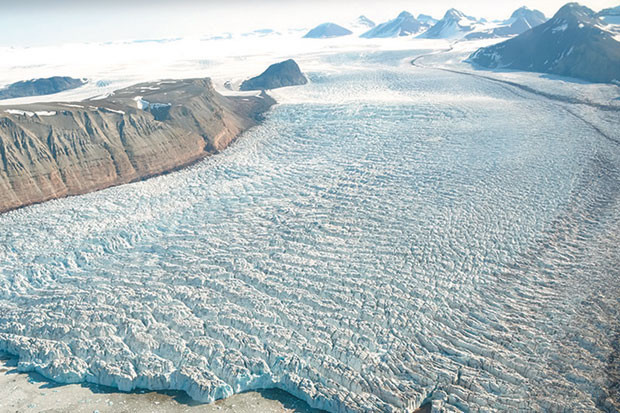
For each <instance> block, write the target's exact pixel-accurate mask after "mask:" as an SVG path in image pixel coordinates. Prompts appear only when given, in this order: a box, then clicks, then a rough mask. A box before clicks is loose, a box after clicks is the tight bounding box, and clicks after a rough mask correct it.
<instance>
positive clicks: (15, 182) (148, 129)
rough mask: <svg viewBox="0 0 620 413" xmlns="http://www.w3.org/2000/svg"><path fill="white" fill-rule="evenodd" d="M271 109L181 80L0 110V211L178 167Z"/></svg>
mask: <svg viewBox="0 0 620 413" xmlns="http://www.w3.org/2000/svg"><path fill="white" fill-rule="evenodd" d="M273 103H274V101H273V99H271V98H270V97H269V96H267V95H264V94H263V95H262V96H260V97H249V98H232V97H224V96H221V95H219V94H218V93H217V92H216V91H215V90H214V89H213V87H212V85H211V81H210V80H209V79H188V80H179V81H170V82H160V83H156V84H141V85H136V86H133V87H130V88H126V89H122V90H119V91H116V92H115V93H114V95H112V96H111V97H108V98H106V99H100V100H87V101H83V102H78V103H70V104H69V103H46V104H31V105H11V106H4V107H0V212H5V211H8V210H11V209H15V208H19V207H22V206H25V205H29V204H33V203H38V202H43V201H46V200H49V199H54V198H60V197H64V196H68V195H77V194H84V193H87V192H92V191H95V190H99V189H103V188H107V187H110V186H114V185H119V184H124V183H128V182H132V181H136V180H141V179H145V178H148V177H151V176H154V175H158V174H162V173H166V172H169V171H173V170H176V169H179V168H181V167H183V166H185V165H188V164H191V163H193V162H195V161H197V160H199V159H202V158H204V157H205V156H207V155H209V154H211V153H215V152H217V151H220V150H222V149H224V148H225V147H226V146H228V145H229V144H230V142H231V141H232V140H233V139H234V138H235V137H237V136H238V135H239V134H240V133H242V132H243V131H245V130H246V129H248V128H250V127H252V126H254V125H255V124H256V123H257V122H258V120H259V119H260V116H261V114H262V113H263V112H264V111H266V110H267V109H268V108H269V107H270V106H271V105H272V104H273Z"/></svg>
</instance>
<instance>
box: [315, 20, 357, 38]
mask: <svg viewBox="0 0 620 413" xmlns="http://www.w3.org/2000/svg"><path fill="white" fill-rule="evenodd" d="M352 33H353V32H352V31H351V30H349V29H346V28H344V27H342V26H339V25H337V24H336V23H323V24H319V25H318V26H316V27H315V28H314V29H312V30H310V31H309V32H308V33H306V35H305V36H304V38H305V39H328V38H331V37H341V36H348V35H350V34H352Z"/></svg>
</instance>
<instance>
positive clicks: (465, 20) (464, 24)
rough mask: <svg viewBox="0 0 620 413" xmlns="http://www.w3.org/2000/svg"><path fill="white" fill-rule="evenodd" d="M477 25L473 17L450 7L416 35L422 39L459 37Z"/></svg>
mask: <svg viewBox="0 0 620 413" xmlns="http://www.w3.org/2000/svg"><path fill="white" fill-rule="evenodd" d="M478 25H479V22H478V20H476V19H475V18H473V17H470V16H466V15H465V14H464V13H462V12H460V11H458V10H456V9H450V10H448V11H447V12H446V14H445V16H444V17H443V19H441V20H439V21H438V22H437V23H436V24H435V25H434V26H433V27H431V28H430V29H428V30H427V31H426V32H424V33H422V34H421V35H420V36H418V37H419V38H422V39H452V38H459V37H463V36H464V35H465V34H466V33H469V32H471V31H473V30H474V29H475V28H476V27H477V26H478Z"/></svg>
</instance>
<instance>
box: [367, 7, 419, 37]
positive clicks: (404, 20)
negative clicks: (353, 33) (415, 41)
mask: <svg viewBox="0 0 620 413" xmlns="http://www.w3.org/2000/svg"><path fill="white" fill-rule="evenodd" d="M421 29H422V25H421V24H420V22H419V21H417V20H416V18H415V17H413V15H412V14H411V13H408V12H406V11H404V12H402V13H401V14H399V15H398V17H396V18H395V19H393V20H390V21H388V22H385V23H381V24H379V25H377V26H375V27H374V28H372V29H370V30H369V31H367V32H366V33H364V34H362V35H361V36H360V37H364V38H366V39H374V38H385V37H399V36H409V35H412V34H416V33H418V32H419V31H420V30H421Z"/></svg>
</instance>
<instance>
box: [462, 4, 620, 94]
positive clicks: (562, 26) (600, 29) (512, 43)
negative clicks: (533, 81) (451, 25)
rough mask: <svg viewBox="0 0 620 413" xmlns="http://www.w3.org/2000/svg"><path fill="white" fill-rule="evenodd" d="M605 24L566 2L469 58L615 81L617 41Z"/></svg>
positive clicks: (619, 71) (618, 76)
mask: <svg viewBox="0 0 620 413" xmlns="http://www.w3.org/2000/svg"><path fill="white" fill-rule="evenodd" d="M607 27H608V26H606V25H605V24H604V22H603V21H602V20H601V18H600V17H598V16H597V15H596V14H595V13H594V12H593V11H592V10H590V9H589V8H587V7H585V6H581V5H579V4H577V3H569V4H567V5H565V6H564V7H562V8H561V9H560V10H559V11H558V12H557V13H556V14H555V16H553V18H552V19H551V20H549V21H548V22H546V23H543V24H541V25H540V26H537V27H534V28H533V29H531V30H528V31H526V32H525V33H523V34H521V35H519V36H517V37H515V38H513V39H510V40H507V41H505V42H502V43H499V44H496V45H493V46H489V47H484V48H481V49H479V50H477V51H476V52H475V53H473V54H472V55H471V56H470V57H469V61H471V62H472V63H475V64H478V65H480V66H484V67H489V68H511V69H518V70H526V71H532V72H543V73H553V74H557V75H562V76H570V77H575V78H580V79H585V80H589V81H592V82H604V83H609V82H613V81H618V80H620V41H618V39H617V38H614V33H612V32H610V31H609V30H606V28H607ZM616 36H617V35H616Z"/></svg>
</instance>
